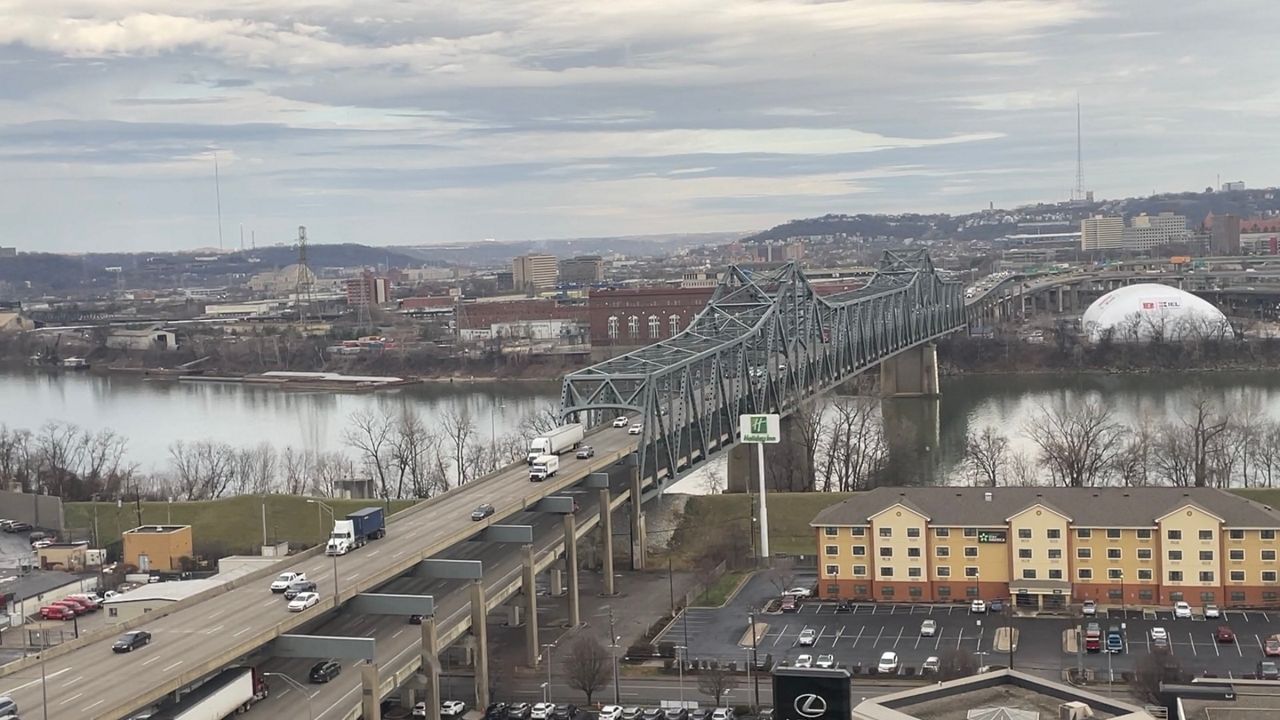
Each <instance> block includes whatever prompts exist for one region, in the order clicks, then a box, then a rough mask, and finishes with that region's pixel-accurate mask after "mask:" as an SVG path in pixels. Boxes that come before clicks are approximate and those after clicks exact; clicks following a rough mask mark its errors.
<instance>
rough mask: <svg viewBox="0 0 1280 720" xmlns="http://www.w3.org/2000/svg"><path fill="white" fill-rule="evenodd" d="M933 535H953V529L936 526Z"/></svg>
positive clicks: (942, 536)
mask: <svg viewBox="0 0 1280 720" xmlns="http://www.w3.org/2000/svg"><path fill="white" fill-rule="evenodd" d="M933 536H934V537H940V538H944V537H951V529H950V528H934V529H933Z"/></svg>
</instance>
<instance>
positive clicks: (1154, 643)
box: [1151, 638, 1169, 653]
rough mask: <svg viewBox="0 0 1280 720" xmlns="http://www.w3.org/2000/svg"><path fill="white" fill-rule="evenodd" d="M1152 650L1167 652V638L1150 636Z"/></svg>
mask: <svg viewBox="0 0 1280 720" xmlns="http://www.w3.org/2000/svg"><path fill="white" fill-rule="evenodd" d="M1151 651H1152V652H1161V653H1164V652H1169V638H1151Z"/></svg>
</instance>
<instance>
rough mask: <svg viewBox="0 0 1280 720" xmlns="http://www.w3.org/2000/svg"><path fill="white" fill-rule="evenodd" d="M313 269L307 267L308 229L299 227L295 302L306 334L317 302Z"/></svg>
mask: <svg viewBox="0 0 1280 720" xmlns="http://www.w3.org/2000/svg"><path fill="white" fill-rule="evenodd" d="M312 277H313V276H312V274H311V268H309V267H307V228H306V226H305V225H299V226H298V278H297V281H296V283H295V285H294V302H296V303H297V304H298V322H299V325H300V328H299V329H300V330H301V331H302V332H303V333H304V334H305V333H306V331H307V326H308V323H309V321H310V318H311V305H312V302H313V301H314V300H315V298H314V296H313V294H312V292H311V290H312V284H313V283H312Z"/></svg>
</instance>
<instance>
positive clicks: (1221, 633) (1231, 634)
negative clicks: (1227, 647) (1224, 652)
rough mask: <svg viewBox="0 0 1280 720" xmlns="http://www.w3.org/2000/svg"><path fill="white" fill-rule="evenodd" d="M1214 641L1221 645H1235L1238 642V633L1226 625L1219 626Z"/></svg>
mask: <svg viewBox="0 0 1280 720" xmlns="http://www.w3.org/2000/svg"><path fill="white" fill-rule="evenodd" d="M1213 639H1214V640H1217V641H1218V642H1220V643H1233V642H1235V641H1236V631H1235V630H1232V629H1231V628H1229V627H1227V626H1226V625H1219V626H1218V630H1217V631H1216V632H1215V633H1214V634H1213Z"/></svg>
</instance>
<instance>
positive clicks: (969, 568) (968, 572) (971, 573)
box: [964, 565, 978, 577]
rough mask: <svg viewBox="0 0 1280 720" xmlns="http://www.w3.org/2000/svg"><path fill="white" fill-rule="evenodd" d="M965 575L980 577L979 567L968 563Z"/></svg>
mask: <svg viewBox="0 0 1280 720" xmlns="http://www.w3.org/2000/svg"><path fill="white" fill-rule="evenodd" d="M964 576H965V577H978V568H976V567H974V566H972V565H966V566H965V568H964Z"/></svg>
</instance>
